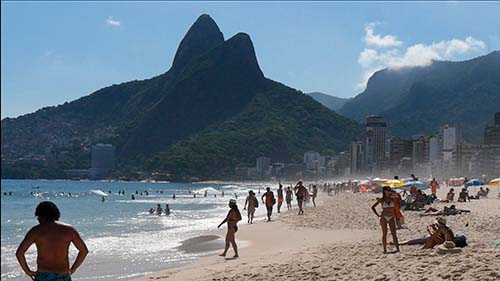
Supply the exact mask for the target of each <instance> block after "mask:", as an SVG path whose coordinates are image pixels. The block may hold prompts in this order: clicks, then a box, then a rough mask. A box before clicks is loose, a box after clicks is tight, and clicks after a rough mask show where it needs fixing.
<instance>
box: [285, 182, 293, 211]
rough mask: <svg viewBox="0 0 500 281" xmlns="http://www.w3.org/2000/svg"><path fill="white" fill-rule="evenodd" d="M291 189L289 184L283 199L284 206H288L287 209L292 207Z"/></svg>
mask: <svg viewBox="0 0 500 281" xmlns="http://www.w3.org/2000/svg"><path fill="white" fill-rule="evenodd" d="M292 194H293V192H292V190H291V186H289V187H288V188H287V189H286V197H285V200H286V207H287V208H288V210H290V209H292Z"/></svg>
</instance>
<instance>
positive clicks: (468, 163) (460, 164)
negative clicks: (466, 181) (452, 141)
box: [453, 143, 480, 178]
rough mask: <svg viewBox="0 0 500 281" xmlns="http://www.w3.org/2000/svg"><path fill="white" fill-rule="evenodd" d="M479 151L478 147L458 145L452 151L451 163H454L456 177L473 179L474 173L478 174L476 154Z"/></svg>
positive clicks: (464, 144) (465, 144) (466, 144)
mask: <svg viewBox="0 0 500 281" xmlns="http://www.w3.org/2000/svg"><path fill="white" fill-rule="evenodd" d="M479 151H480V146H479V145H475V144H468V143H460V144H457V145H456V146H455V149H454V151H453V162H454V163H455V168H456V171H457V173H456V174H457V175H461V176H466V177H469V178H470V177H473V176H475V175H476V172H480V171H479V169H478V167H477V166H478V164H479V163H478V159H477V157H478V153H479Z"/></svg>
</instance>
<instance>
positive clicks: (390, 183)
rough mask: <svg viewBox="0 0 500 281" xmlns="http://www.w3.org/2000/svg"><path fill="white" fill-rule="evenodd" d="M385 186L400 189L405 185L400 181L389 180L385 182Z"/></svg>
mask: <svg viewBox="0 0 500 281" xmlns="http://www.w3.org/2000/svg"><path fill="white" fill-rule="evenodd" d="M385 184H386V185H388V186H390V187H400V186H403V185H404V184H405V183H404V182H402V181H400V180H388V181H386V182H385Z"/></svg>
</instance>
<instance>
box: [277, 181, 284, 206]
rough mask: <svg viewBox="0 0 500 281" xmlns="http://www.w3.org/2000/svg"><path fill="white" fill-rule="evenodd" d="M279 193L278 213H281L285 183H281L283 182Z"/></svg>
mask: <svg viewBox="0 0 500 281" xmlns="http://www.w3.org/2000/svg"><path fill="white" fill-rule="evenodd" d="M277 193H278V213H280V210H281V205H282V204H283V185H281V182H280V185H279V188H278V191H277Z"/></svg>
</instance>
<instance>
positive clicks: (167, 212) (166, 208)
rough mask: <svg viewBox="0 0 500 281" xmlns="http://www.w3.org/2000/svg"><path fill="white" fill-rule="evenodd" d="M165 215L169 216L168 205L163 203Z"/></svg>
mask: <svg viewBox="0 0 500 281" xmlns="http://www.w3.org/2000/svg"><path fill="white" fill-rule="evenodd" d="M165 216H170V206H169V205H168V204H165Z"/></svg>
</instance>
